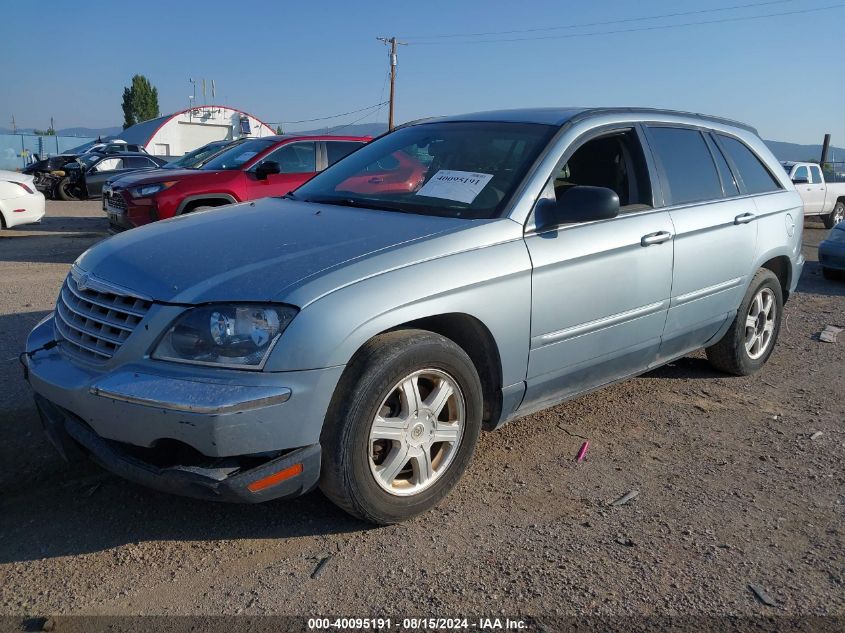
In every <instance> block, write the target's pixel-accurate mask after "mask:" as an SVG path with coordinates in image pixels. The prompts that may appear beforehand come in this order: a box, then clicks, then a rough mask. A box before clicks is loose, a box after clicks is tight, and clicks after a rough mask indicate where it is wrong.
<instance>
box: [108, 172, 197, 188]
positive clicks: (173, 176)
mask: <svg viewBox="0 0 845 633" xmlns="http://www.w3.org/2000/svg"><path fill="white" fill-rule="evenodd" d="M210 173H212V172H208V171H202V170H200V169H139V170H138V171H133V172H131V173H129V174H126V175H125V176H121V177H120V178H115V180H114V181H113V184H115V185H117V186H118V187H121V188H124V189H125V188H128V187H135V186H137V185H145V184H147V183H151V182H161V181H162V180H184V179H185V178H195V177H197V176H207V175H208V174H210Z"/></svg>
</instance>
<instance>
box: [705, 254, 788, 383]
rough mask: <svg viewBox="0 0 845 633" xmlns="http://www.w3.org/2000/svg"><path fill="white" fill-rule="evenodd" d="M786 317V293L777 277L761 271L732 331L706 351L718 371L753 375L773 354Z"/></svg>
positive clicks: (754, 279)
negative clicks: (782, 321)
mask: <svg viewBox="0 0 845 633" xmlns="http://www.w3.org/2000/svg"><path fill="white" fill-rule="evenodd" d="M782 314H783V290H782V289H781V287H780V281H779V280H778V278H777V277H776V276H775V274H774V273H773V272H772V271H770V270H768V269H766V268H761V269H760V270H758V271H757V274H756V275H754V278H753V279H752V280H751V284H750V285H749V286H748V291H747V292H746V293H745V298H743V300H742V303H741V304H740V306H739V310H737V313H736V317H735V318H734V320H733V323H732V324H731V327H730V328H729V329H728V331H727V332H726V333H725V335H724V336H723V337H722V340H720V341H719V342H718V343H716V344H715V345H711V346H710V347H708V348H707V349H706V350H705V351H706V352H707V360H708V361H710V364H711V365H712V366H713V367H715V368H716V369H718V370H720V371H723V372H725V373H728V374H734V375H736V376H747V375H749V374H753V373H754V372H755V371H757V370H758V369H760V368H761V367H762V366H763V365H765V364H766V361H767V360H768V359H769V356H771V354H772V350H774V347H775V342H776V341H777V338H778V333H779V332H780V322H781V315H782Z"/></svg>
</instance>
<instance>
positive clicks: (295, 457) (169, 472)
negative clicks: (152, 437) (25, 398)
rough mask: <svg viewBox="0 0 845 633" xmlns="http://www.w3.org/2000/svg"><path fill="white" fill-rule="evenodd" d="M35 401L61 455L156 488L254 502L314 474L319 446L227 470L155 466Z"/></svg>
mask: <svg viewBox="0 0 845 633" xmlns="http://www.w3.org/2000/svg"><path fill="white" fill-rule="evenodd" d="M35 402H36V405H37V407H38V413H39V415H40V416H41V422H42V424H43V426H44V430H45V432H46V434H47V437H48V438H49V439H50V441H51V442H52V443H53V444H54V445H55V446H56V448H57V449H58V450H59V452H60V453H62V454H63V455H64V456H66V457H69V456H72V453H76V452H82V453H84V454H87V455H88V456H89V457H91V459H93V460H94V461H95V462H97V463H98V464H100V465H101V466H102V467H103V468H105V469H106V470H108V471H110V472H112V473H114V474H115V475H118V476H119V477H122V478H124V479H128V480H129V481H134V482H135V483H138V484H141V485H143V486H146V487H148V488H153V489H155V490H160V491H162V492H167V493H171V494H177V495H183V496H186V497H195V498H198V499H207V500H211V501H229V502H237V503H259V502H262V501H268V500H270V499H279V498H287V497H296V496H299V495H301V494H304V493H306V492H308V491H309V490H311V489H313V488H314V487H315V486H316V485H317V481H318V480H319V478H320V445H319V444H314V445H311V446H305V447H303V448H299V449H295V450H293V451H290V452H289V453H286V454H284V455H282V456H280V457H276V458H275V459H270V460H269V461H267V462H265V463H263V464H261V465H260V466H256V467H254V468H249V469H246V470H241V469H237V470H234V471H233V472H231V473H230V472H229V471H231V470H232V469H227V468H215V467H202V466H168V467H158V466H155V465H154V464H150V463H148V462H145V461H143V460H142V459H139V458H137V457H135V456H134V455H132V454H131V453H130V452H129V451H127V450H126V449H125V448H124V447H123V446H121V445H120V444H119V443H117V442H112V441H109V440H105V439H103V438H102V437H100V436H99V435H97V434H96V433H95V432H94V431H93V430H91V428H90V427H89V426H88V425H86V424H85V423H84V422H83V421H82V420H81V419H79V417H77V416H75V415H73V414H72V413H70V412H68V411H64V410H62V409H61V408H60V407H57V406H55V405H54V404H52V403H51V402H50V401H48V400H46V399H45V398H43V397H42V396H38V395H36V397H35ZM280 472H282V473H284V472H287V473H290V475H289V476H288V477H287V478H285V479H282V480H280V481H278V482H277V483H273V484H272V485H269V486H265V487H261V486H258V487H256V484H260V482H262V481H266V480H267V478H268V477H271V476H273V475H275V474H277V473H280Z"/></svg>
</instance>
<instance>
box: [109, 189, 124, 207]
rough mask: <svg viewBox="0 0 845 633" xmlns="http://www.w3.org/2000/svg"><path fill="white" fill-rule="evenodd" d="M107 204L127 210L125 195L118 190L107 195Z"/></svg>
mask: <svg viewBox="0 0 845 633" xmlns="http://www.w3.org/2000/svg"><path fill="white" fill-rule="evenodd" d="M106 204H107V205H108V206H109V207H111V208H112V209H116V210H119V211H126V200H124V199H123V196H122V195H121V194H120V193H119V192H117V191H111V192H109V193H108V195H107V196H106Z"/></svg>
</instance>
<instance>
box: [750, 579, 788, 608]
mask: <svg viewBox="0 0 845 633" xmlns="http://www.w3.org/2000/svg"><path fill="white" fill-rule="evenodd" d="M748 588H749V589H750V590H751V591H752V593H753V594H754V595H755V596H757V599H758V600H759V601H760V602H762V603H763V604H765V605H766V606H767V607H778V606H780V605H779V604H778V603H777V601H776V600H774V599H773V598H771V597H770V596H769V594H767V593H766V592H765V591H764V590H763V588H762V587H761V586H760V585H754V584H750V585H748Z"/></svg>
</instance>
